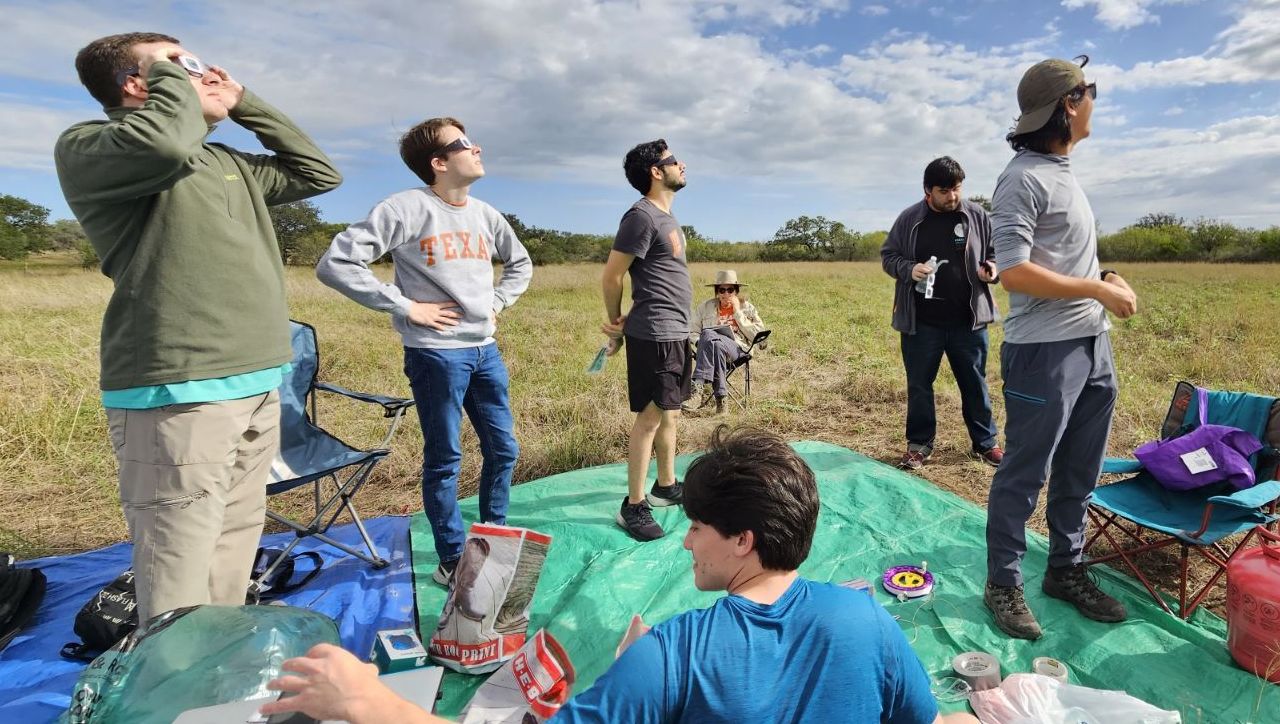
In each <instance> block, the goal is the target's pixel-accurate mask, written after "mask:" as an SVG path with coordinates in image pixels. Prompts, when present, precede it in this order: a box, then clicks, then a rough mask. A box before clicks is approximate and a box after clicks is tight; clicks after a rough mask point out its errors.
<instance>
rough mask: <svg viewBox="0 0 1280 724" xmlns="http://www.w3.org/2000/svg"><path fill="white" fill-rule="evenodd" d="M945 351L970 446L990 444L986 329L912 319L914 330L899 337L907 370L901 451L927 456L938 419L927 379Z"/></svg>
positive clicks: (992, 428) (993, 438)
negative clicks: (903, 447) (903, 446)
mask: <svg viewBox="0 0 1280 724" xmlns="http://www.w3.org/2000/svg"><path fill="white" fill-rule="evenodd" d="M943 354H946V356H947V362H949V363H950V364H951V373H952V374H953V375H955V378H956V386H958V387H959V388H960V409H961V412H962V413H963V415H964V424H965V427H966V428H968V430H969V440H970V441H972V443H973V449H974V450H986V449H988V448H990V447H991V446H992V445H995V444H996V424H995V420H994V419H992V417H991V395H990V394H989V393H988V392H987V329H986V327H983V328H982V329H979V330H977V331H976V332H975V331H973V330H972V329H969V328H968V327H966V326H948V327H937V326H934V325H932V324H923V323H919V322H917V323H916V333H915V334H906V333H903V335H902V364H903V366H904V367H906V370H907V449H908V450H915V451H919V452H922V453H924V454H926V455H927V454H929V453H931V452H933V438H934V436H935V435H936V434H937V427H938V420H937V417H936V414H935V411H934V406H933V381H934V380H935V379H937V377H938V367H939V366H941V364H942V355H943Z"/></svg>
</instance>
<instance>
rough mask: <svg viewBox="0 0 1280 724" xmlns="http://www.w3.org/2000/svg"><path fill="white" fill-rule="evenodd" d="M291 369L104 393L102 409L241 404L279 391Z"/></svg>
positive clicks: (288, 364)
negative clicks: (267, 393) (258, 396)
mask: <svg viewBox="0 0 1280 724" xmlns="http://www.w3.org/2000/svg"><path fill="white" fill-rule="evenodd" d="M292 369H293V365H292V364H290V363H288V362H285V363H284V364H282V365H280V366H279V367H272V368H270V369H265V370H258V371H257V372H246V373H244V374H242V375H231V376H230V377H217V378H214V379H211V380H191V381H189V382H174V383H172V384H168V385H150V386H147V387H129V388H127V389H123V390H103V391H102V406H103V407H110V408H114V409H117V410H150V409H153V408H156V407H164V406H165V405H189V404H193V403H197V402H221V401H223V400H242V399H244V398H246V397H253V396H254V395H261V394H263V393H265V392H270V391H272V390H274V389H276V388H277V387H279V386H280V383H281V382H283V381H284V376H285V374H287V373H288V372H289V371H290V370H292Z"/></svg>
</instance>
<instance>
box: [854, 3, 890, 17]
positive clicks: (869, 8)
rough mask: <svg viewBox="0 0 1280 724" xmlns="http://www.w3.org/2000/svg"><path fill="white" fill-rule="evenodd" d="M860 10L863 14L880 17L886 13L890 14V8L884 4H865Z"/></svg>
mask: <svg viewBox="0 0 1280 724" xmlns="http://www.w3.org/2000/svg"><path fill="white" fill-rule="evenodd" d="M858 12H860V13H862V14H863V15H869V16H871V17H873V18H878V17H881V16H884V15H888V14H889V8H887V7H885V6H883V5H864V6H863V8H862V9H861V10H859V11H858Z"/></svg>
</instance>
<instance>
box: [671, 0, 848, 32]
mask: <svg viewBox="0 0 1280 724" xmlns="http://www.w3.org/2000/svg"><path fill="white" fill-rule="evenodd" d="M686 2H687V0H686ZM691 5H692V7H693V8H694V9H695V11H696V12H697V14H698V16H699V17H700V18H702V19H705V20H712V21H721V22H723V21H728V20H763V21H765V22H767V23H769V24H771V25H777V26H786V25H804V24H809V23H813V22H816V21H817V20H818V18H820V17H822V15H823V14H826V13H842V12H844V11H846V10H848V9H849V0H736V1H730V0H693V2H692V4H691Z"/></svg>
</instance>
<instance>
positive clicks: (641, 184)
mask: <svg viewBox="0 0 1280 724" xmlns="http://www.w3.org/2000/svg"><path fill="white" fill-rule="evenodd" d="M666 150H667V142H666V140H664V139H661V138H659V139H658V140H656V141H649V142H648V143H641V144H640V145H638V146H636V147H635V148H633V149H631V150H630V151H627V157H626V158H624V159H622V170H623V171H624V172H625V173H626V174H627V183H629V184H631V187H632V188H634V189H635V190H636V191H639V192H640V193H641V194H647V193H649V186H650V184H651V183H652V181H653V177H652V176H650V175H649V169H651V168H653V166H654V164H656V163H657V162H658V161H661V160H662V154H663V153H665V152H666Z"/></svg>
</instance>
